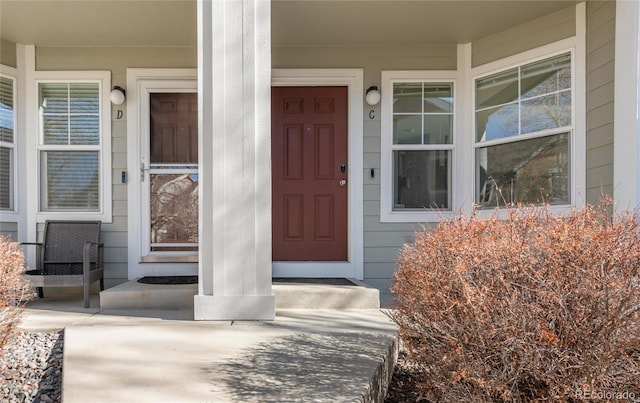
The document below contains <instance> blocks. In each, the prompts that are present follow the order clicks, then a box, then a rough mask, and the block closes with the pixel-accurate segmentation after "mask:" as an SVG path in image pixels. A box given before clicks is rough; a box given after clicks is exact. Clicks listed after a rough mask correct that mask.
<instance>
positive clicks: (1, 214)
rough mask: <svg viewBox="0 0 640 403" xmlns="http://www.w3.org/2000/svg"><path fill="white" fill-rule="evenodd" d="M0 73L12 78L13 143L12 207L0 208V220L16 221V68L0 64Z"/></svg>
mask: <svg viewBox="0 0 640 403" xmlns="http://www.w3.org/2000/svg"><path fill="white" fill-rule="evenodd" d="M0 75H2V76H4V77H6V78H9V79H11V80H13V143H12V146H11V148H12V149H13V181H12V190H13V209H12V210H0V221H3V222H18V217H19V216H18V214H19V208H20V205H19V203H18V191H19V189H18V186H19V183H20V181H19V180H18V159H19V154H18V153H19V147H18V138H19V135H18V112H17V109H18V70H17V69H15V68H13V67H9V66H5V65H0Z"/></svg>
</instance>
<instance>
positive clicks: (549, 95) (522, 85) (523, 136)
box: [474, 53, 573, 208]
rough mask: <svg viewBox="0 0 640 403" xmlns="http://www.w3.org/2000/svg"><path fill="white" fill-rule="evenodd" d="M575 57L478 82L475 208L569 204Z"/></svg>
mask: <svg viewBox="0 0 640 403" xmlns="http://www.w3.org/2000/svg"><path fill="white" fill-rule="evenodd" d="M571 58H572V57H571V53H563V54H560V55H557V56H554V57H550V58H546V59H544V60H540V61H536V62H534V63H528V64H524V65H520V66H517V67H514V68H511V69H508V70H504V71H501V72H499V73H496V74H492V75H489V76H485V77H480V78H477V79H476V80H475V146H474V148H475V172H476V203H477V204H478V205H480V206H481V207H487V208H489V207H496V206H499V205H504V204H505V203H523V204H532V203H533V204H539V203H542V202H546V203H549V204H570V203H571V191H570V189H571V174H570V167H571V164H570V155H571V152H570V150H571V142H572V136H573V126H572V124H573V119H572V94H573V91H572V77H571V76H572V65H571Z"/></svg>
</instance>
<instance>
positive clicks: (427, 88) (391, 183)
mask: <svg viewBox="0 0 640 403" xmlns="http://www.w3.org/2000/svg"><path fill="white" fill-rule="evenodd" d="M433 73H434V72H430V74H425V75H424V76H423V75H422V74H420V73H419V72H418V73H414V72H383V90H382V93H383V97H385V98H384V100H383V114H382V127H383V135H382V138H383V144H385V145H383V150H384V151H383V158H385V159H386V161H387V163H384V165H383V166H384V169H382V175H381V180H382V183H381V191H382V195H383V200H381V209H382V212H383V215H386V217H387V218H388V219H391V220H394V219H393V218H391V217H393V216H396V218H399V217H401V216H404V217H405V218H406V217H407V216H413V217H417V216H420V215H424V214H425V213H426V214H429V213H431V214H436V213H439V212H442V211H450V210H451V208H452V198H453V194H452V180H453V154H454V131H455V130H454V127H455V119H456V116H455V105H454V98H455V96H454V91H455V88H454V86H455V84H454V80H453V79H450V78H449V77H446V78H445V79H432V78H431V77H433V76H434V74H433ZM454 73H455V72H454ZM384 154H386V157H385V156H384ZM387 169H388V174H385V170H387ZM418 220H421V219H418Z"/></svg>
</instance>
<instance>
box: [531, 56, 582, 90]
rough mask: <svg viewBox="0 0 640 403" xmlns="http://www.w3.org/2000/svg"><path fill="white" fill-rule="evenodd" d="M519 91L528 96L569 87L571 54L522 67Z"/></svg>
mask: <svg viewBox="0 0 640 403" xmlns="http://www.w3.org/2000/svg"><path fill="white" fill-rule="evenodd" d="M521 75H522V82H521V91H522V97H523V98H530V97H534V96H540V95H545V94H550V93H553V92H558V91H562V90H566V89H570V88H571V54H569V53H567V54H564V55H561V56H558V57H554V58H552V59H547V60H543V61H541V62H537V63H532V64H529V65H526V66H523V67H522V70H521Z"/></svg>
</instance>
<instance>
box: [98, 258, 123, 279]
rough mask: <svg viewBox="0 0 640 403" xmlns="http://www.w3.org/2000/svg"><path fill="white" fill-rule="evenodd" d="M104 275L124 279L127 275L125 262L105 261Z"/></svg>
mask: <svg viewBox="0 0 640 403" xmlns="http://www.w3.org/2000/svg"><path fill="white" fill-rule="evenodd" d="M104 266H105V267H104V271H105V273H104V276H105V278H109V279H122V280H126V279H127V277H128V268H127V263H126V262H124V263H108V264H107V263H105V265H104Z"/></svg>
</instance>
